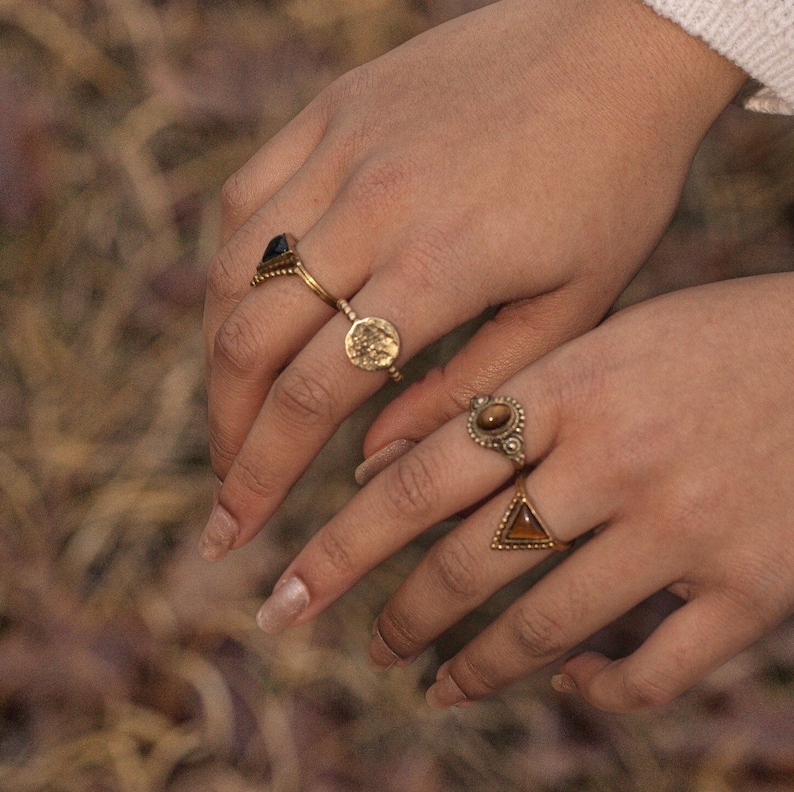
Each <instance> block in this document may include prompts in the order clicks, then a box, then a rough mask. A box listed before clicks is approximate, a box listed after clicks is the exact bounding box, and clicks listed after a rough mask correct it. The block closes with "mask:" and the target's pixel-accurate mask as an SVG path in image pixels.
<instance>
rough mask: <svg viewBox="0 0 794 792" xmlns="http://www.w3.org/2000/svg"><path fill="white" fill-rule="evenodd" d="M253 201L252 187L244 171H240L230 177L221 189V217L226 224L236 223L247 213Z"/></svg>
mask: <svg viewBox="0 0 794 792" xmlns="http://www.w3.org/2000/svg"><path fill="white" fill-rule="evenodd" d="M251 199H252V194H251V188H250V185H249V184H248V181H247V180H246V178H245V176H244V175H243V171H242V170H238V171H236V172H235V173H233V174H232V175H231V176H229V178H228V179H226V182H225V183H224V185H223V187H221V217H222V218H223V220H224V222H234V221H236V220H237V219H238V218H239V217H240V216H241V215H242V214H244V213H245V210H246V207H247V206H248V205H249V204H250V203H251Z"/></svg>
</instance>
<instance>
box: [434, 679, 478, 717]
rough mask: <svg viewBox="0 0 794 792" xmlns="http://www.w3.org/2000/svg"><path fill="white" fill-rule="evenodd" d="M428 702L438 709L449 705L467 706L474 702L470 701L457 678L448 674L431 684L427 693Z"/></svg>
mask: <svg viewBox="0 0 794 792" xmlns="http://www.w3.org/2000/svg"><path fill="white" fill-rule="evenodd" d="M425 698H426V699H427V703H428V704H429V705H430V706H431V707H432V708H433V709H437V710H443V709H447V707H455V706H466V705H467V704H471V703H473V702H470V701H468V699H467V698H466V694H465V693H464V692H463V691H462V690H461V689H460V688H459V687H458V686H457V684H455V680H454V679H453V678H452V677H451V676H449V675H447V676H444V677H442V678H441V679H439V680H438V681H437V682H436V683H435V684H433V685H431V686H430V688H429V689H428V691H427V694H426V695H425Z"/></svg>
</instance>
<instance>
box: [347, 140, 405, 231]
mask: <svg viewBox="0 0 794 792" xmlns="http://www.w3.org/2000/svg"><path fill="white" fill-rule="evenodd" d="M358 134H359V136H361V135H371V134H372V132H371V131H366V130H362V131H360V132H359V133H358ZM410 183H411V175H410V166H409V164H408V162H407V160H406V159H405V158H402V157H397V156H394V155H392V156H388V157H377V158H373V159H370V160H369V161H367V162H365V163H364V164H362V165H361V166H360V167H359V168H358V170H356V172H355V173H354V174H353V176H352V177H351V179H350V182H349V183H348V186H347V188H346V191H347V192H348V194H349V196H350V199H351V200H352V202H353V204H354V206H355V208H356V212H357V214H358V215H359V216H362V217H381V216H382V215H383V214H384V213H386V212H388V211H389V210H390V208H391V207H394V206H398V205H400V204H401V203H402V202H403V200H404V199H405V197H406V195H407V194H408V192H409V190H410Z"/></svg>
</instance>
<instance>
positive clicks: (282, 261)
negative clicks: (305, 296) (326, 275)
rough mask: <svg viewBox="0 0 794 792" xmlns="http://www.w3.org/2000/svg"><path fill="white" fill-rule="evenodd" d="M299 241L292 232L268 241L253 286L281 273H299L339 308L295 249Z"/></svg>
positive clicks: (332, 304) (311, 286) (326, 299)
mask: <svg viewBox="0 0 794 792" xmlns="http://www.w3.org/2000/svg"><path fill="white" fill-rule="evenodd" d="M296 244H297V241H296V240H295V237H294V236H292V234H279V235H278V236H277V237H273V239H271V240H270V242H268V245H267V247H266V248H265V252H264V254H263V255H262V261H261V262H260V263H259V265H258V266H257V268H256V275H254V277H253V278H252V279H251V285H252V286H259V284H260V283H264V282H265V281H266V280H267V279H268V278H276V277H278V276H279V275H297V276H298V277H299V278H300V279H301V280H302V281H303V282H304V283H305V284H306V285H307V286H308V287H309V288H310V289H311V290H312V291H313V292H314V293H315V294H316V295H317V296H318V297H319V298H320V299H321V300H322V301H323V302H324V303H326V304H327V305H330V306H331V308H333V309H334V310H339V304H338V302H339V301H338V300H337V299H336V298H335V297H334V296H333V295H332V294H331V293H330V292H328V291H326V290H325V289H324V288H323V287H322V286H321V285H320V284H319V283H318V282H317V281H316V280H315V279H314V278H313V277H312V276H311V274H310V273H309V271H308V270H307V269H306V267H305V265H304V263H303V262H302V261H301V260H300V256H299V255H298V253H297V251H296V250H295V245H296Z"/></svg>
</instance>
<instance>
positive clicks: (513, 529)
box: [491, 476, 573, 551]
mask: <svg viewBox="0 0 794 792" xmlns="http://www.w3.org/2000/svg"><path fill="white" fill-rule="evenodd" d="M572 544H573V542H562V541H560V540H559V539H557V537H556V536H555V535H554V534H553V533H552V531H551V529H550V528H549V526H548V525H546V523H545V522H544V521H543V518H542V517H541V516H540V514H538V510H537V508H535V504H534V503H532V501H531V500H530V499H529V495H527V490H526V482H525V481H522V479H521V476H519V477H518V478H517V479H516V494H515V496H514V497H513V500H511V501H510V505H509V506H508V507H507V511H506V512H505V514H504V517H502V521H501V522H500V523H499V527H498V528H497V529H496V533H495V534H494V537H493V540H492V541H491V549H492V550H560V551H564V550H567V549H568V548H569V547H570V546H571V545H572Z"/></svg>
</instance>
